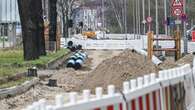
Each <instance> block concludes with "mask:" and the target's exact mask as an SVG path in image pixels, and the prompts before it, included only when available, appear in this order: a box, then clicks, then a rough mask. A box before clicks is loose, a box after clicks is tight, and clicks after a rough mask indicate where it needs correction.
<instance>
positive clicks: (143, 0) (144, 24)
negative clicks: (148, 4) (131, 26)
mask: <svg viewBox="0 0 195 110" xmlns="http://www.w3.org/2000/svg"><path fill="white" fill-rule="evenodd" d="M142 12H143V13H142V14H143V16H142V17H143V27H144V32H143V33H144V35H145V34H146V20H145V0H142Z"/></svg>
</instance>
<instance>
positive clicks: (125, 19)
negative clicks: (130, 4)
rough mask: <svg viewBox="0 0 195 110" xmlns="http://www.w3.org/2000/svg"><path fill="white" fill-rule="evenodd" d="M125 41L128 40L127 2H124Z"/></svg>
mask: <svg viewBox="0 0 195 110" xmlns="http://www.w3.org/2000/svg"><path fill="white" fill-rule="evenodd" d="M124 8H125V9H124V14H125V16H124V17H125V18H124V21H125V39H126V40H127V0H124Z"/></svg>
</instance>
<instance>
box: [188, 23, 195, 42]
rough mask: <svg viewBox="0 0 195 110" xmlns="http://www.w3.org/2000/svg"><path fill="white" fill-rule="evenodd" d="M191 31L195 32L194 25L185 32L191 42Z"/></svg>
mask: <svg viewBox="0 0 195 110" xmlns="http://www.w3.org/2000/svg"><path fill="white" fill-rule="evenodd" d="M192 31H195V25H194V26H192V27H191V28H190V29H189V30H187V31H186V34H187V38H188V40H192Z"/></svg>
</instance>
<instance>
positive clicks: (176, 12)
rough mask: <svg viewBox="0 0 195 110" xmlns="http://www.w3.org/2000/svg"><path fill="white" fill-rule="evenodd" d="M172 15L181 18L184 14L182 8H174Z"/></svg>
mask: <svg viewBox="0 0 195 110" xmlns="http://www.w3.org/2000/svg"><path fill="white" fill-rule="evenodd" d="M172 14H173V15H174V16H181V15H182V14H183V9H182V8H179V7H177V8H173V9H172Z"/></svg>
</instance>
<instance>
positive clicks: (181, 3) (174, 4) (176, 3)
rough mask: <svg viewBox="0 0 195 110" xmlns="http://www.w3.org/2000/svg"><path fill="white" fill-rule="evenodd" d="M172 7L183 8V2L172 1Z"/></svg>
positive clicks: (181, 0)
mask: <svg viewBox="0 0 195 110" xmlns="http://www.w3.org/2000/svg"><path fill="white" fill-rule="evenodd" d="M172 7H174V8H175V7H180V8H182V7H183V0H173V3H172Z"/></svg>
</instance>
